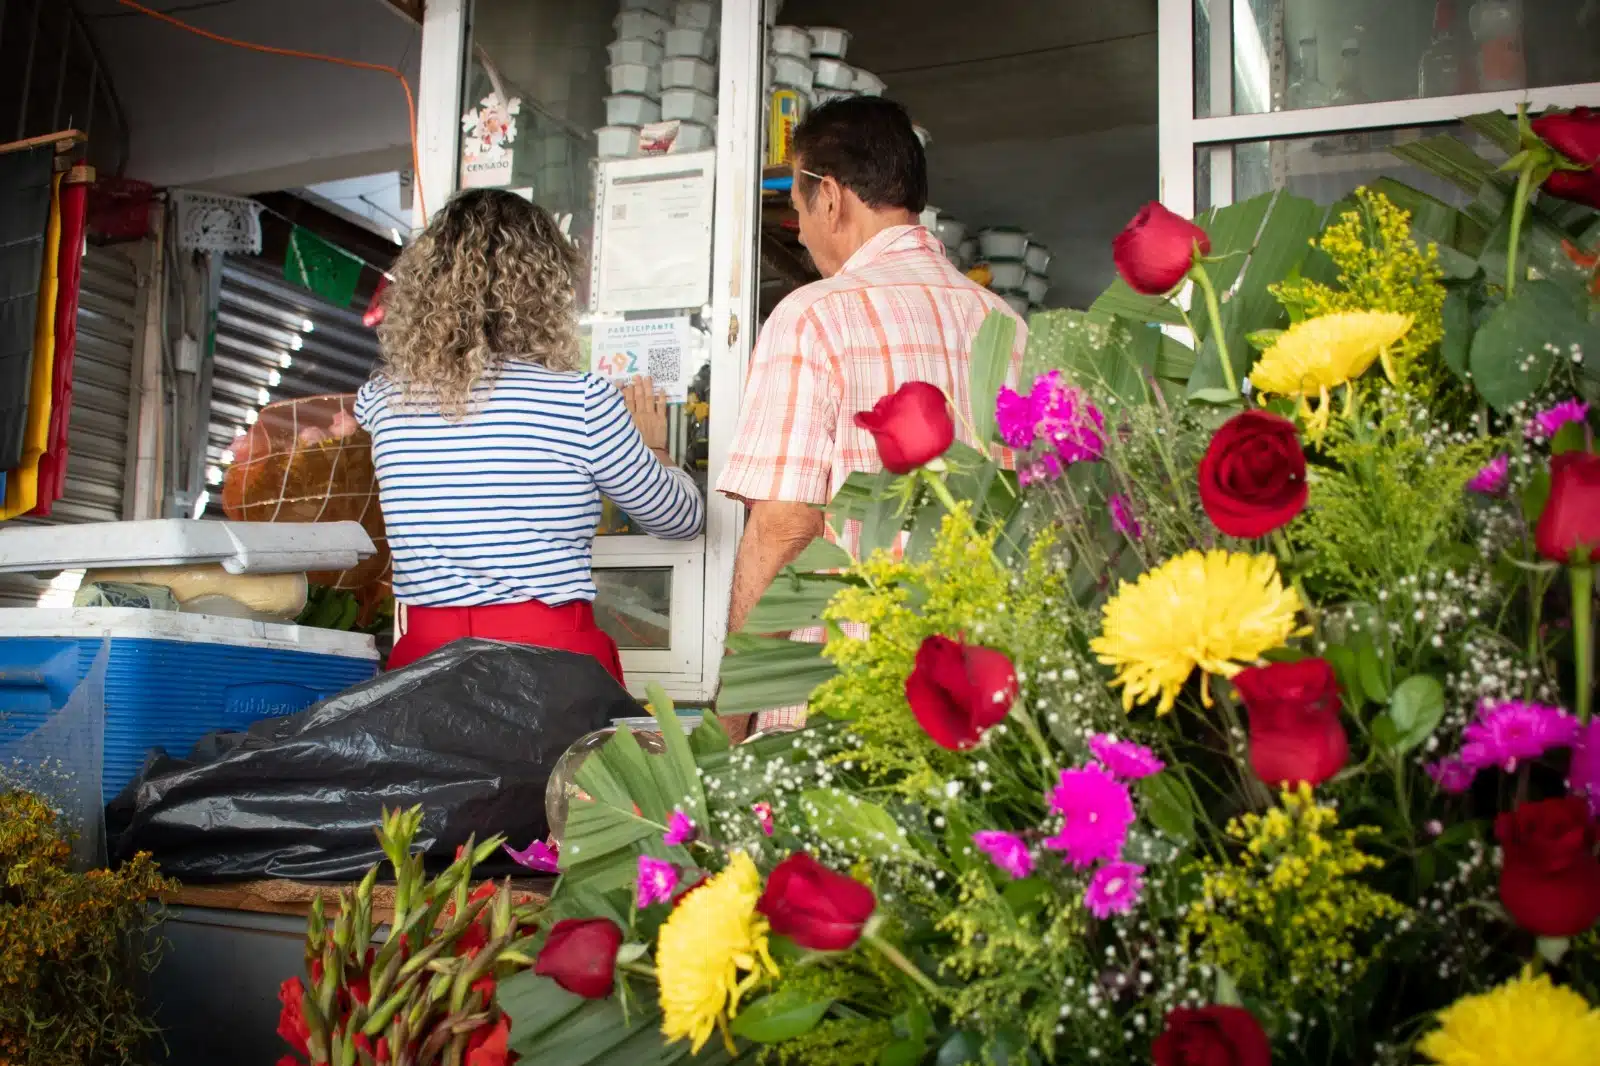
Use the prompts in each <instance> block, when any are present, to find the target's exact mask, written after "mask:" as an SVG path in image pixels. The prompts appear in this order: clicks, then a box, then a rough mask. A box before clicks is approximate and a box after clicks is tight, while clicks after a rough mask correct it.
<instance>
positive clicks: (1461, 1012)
mask: <svg viewBox="0 0 1600 1066" xmlns="http://www.w3.org/2000/svg"><path fill="white" fill-rule="evenodd" d="M1417 1050H1418V1051H1420V1052H1421V1053H1422V1054H1424V1055H1426V1056H1427V1057H1428V1058H1429V1059H1431V1060H1432V1061H1434V1062H1436V1063H1439V1064H1440V1066H1534V1064H1535V1063H1537V1064H1538V1066H1594V1063H1595V1061H1596V1057H1597V1056H1600V1010H1595V1009H1593V1008H1592V1007H1590V1006H1589V1004H1588V1003H1587V1002H1585V1001H1584V998H1583V997H1582V996H1580V995H1578V993H1576V992H1574V991H1572V990H1571V989H1570V988H1560V987H1558V986H1556V985H1555V984H1552V983H1551V981H1550V977H1549V975H1548V974H1540V975H1539V976H1538V977H1534V976H1533V975H1532V973H1531V971H1528V970H1524V971H1523V972H1522V976H1521V977H1517V978H1515V979H1513V980H1510V981H1507V982H1506V983H1505V984H1503V985H1501V986H1500V987H1499V988H1495V989H1491V990H1490V991H1488V992H1485V993H1483V994H1482V995H1480V996H1464V997H1462V998H1461V999H1458V1000H1456V1001H1455V1002H1454V1003H1452V1004H1451V1005H1450V1006H1449V1007H1447V1008H1445V1009H1444V1010H1442V1011H1440V1012H1439V1028H1438V1029H1435V1030H1434V1031H1433V1032H1431V1033H1429V1034H1428V1035H1427V1036H1425V1037H1423V1038H1422V1041H1421V1043H1419V1044H1418V1045H1417Z"/></svg>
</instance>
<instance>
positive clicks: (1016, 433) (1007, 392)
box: [994, 385, 1038, 448]
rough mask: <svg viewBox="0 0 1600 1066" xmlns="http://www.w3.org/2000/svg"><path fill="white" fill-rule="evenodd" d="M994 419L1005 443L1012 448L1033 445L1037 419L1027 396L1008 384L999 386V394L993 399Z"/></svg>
mask: <svg viewBox="0 0 1600 1066" xmlns="http://www.w3.org/2000/svg"><path fill="white" fill-rule="evenodd" d="M994 421H995V425H996V426H997V427H999V429H1000V439H1001V440H1003V441H1005V442H1006V444H1008V445H1010V446H1011V447H1013V448H1031V447H1033V438H1034V435H1035V432H1036V428H1035V427H1036V426H1037V423H1038V419H1036V418H1035V417H1034V415H1033V404H1032V403H1031V402H1030V401H1029V399H1028V397H1027V396H1025V395H1023V394H1022V393H1019V392H1016V391H1015V390H1013V389H1012V388H1011V386H1009V385H1002V386H1000V394H999V395H998V396H996V397H995V399H994Z"/></svg>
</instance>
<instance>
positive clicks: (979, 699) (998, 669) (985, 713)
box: [906, 635, 1017, 751]
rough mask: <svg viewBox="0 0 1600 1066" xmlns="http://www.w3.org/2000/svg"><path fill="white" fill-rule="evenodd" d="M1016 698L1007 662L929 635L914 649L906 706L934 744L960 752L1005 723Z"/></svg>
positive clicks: (1014, 675) (996, 654)
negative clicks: (914, 658)
mask: <svg viewBox="0 0 1600 1066" xmlns="http://www.w3.org/2000/svg"><path fill="white" fill-rule="evenodd" d="M1016 698H1017V672H1016V670H1015V669H1013V668H1012V666H1011V660H1010V659H1007V658H1006V657H1005V656H1004V655H1002V654H1001V653H1000V652H997V651H995V650H994V649H992V648H984V647H979V646H978V645H976V644H962V643H960V642H958V641H954V640H951V639H949V638H948V637H941V636H938V635H934V636H931V637H927V638H924V640H923V641H922V646H921V647H920V648H918V649H917V662H916V667H915V668H914V669H913V670H912V671H911V676H910V677H908V678H906V702H907V703H909V704H911V713H912V714H913V715H915V716H916V719H917V724H918V725H920V726H922V728H923V730H924V731H925V732H926V733H927V734H928V736H930V737H932V738H933V742H934V743H935V744H938V745H939V746H940V747H941V748H948V749H950V750H951V751H960V750H962V749H964V748H970V747H972V746H973V745H974V744H976V743H977V742H978V741H979V740H981V739H982V738H983V733H984V730H986V729H988V728H989V727H990V726H993V725H997V724H999V723H1000V722H1002V721H1004V720H1005V717H1006V715H1007V714H1009V713H1010V712H1011V705H1012V703H1014V702H1015V701H1016Z"/></svg>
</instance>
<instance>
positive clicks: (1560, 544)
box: [1533, 452, 1600, 563]
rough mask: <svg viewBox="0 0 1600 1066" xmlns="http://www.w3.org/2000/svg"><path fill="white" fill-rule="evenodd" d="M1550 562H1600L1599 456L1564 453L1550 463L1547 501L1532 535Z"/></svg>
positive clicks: (1583, 453)
mask: <svg viewBox="0 0 1600 1066" xmlns="http://www.w3.org/2000/svg"><path fill="white" fill-rule="evenodd" d="M1533 542H1534V544H1535V545H1536V546H1537V547H1538V549H1539V554H1540V555H1542V556H1544V557H1545V558H1546V559H1549V560H1550V561H1551V562H1556V563H1568V562H1573V561H1574V554H1575V553H1576V561H1578V562H1591V563H1592V562H1595V561H1597V560H1600V455H1590V454H1589V453H1588V452H1563V453H1562V454H1560V455H1558V456H1556V457H1555V458H1554V459H1551V460H1550V498H1549V499H1548V500H1547V501H1546V502H1545V505H1544V513H1542V514H1541V515H1539V524H1538V526H1536V527H1535V528H1534V531H1533Z"/></svg>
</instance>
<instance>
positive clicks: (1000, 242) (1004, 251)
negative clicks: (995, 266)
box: [978, 226, 1028, 260]
mask: <svg viewBox="0 0 1600 1066" xmlns="http://www.w3.org/2000/svg"><path fill="white" fill-rule="evenodd" d="M978 254H979V255H981V256H983V257H984V258H985V259H1018V260H1020V259H1022V258H1023V257H1024V256H1026V255H1027V254H1028V235H1027V234H1026V233H1024V232H1022V231H1021V230H1019V229H1014V228H1012V227H1010V226H997V227H995V228H994V229H986V230H983V231H981V232H980V233H979V234H978Z"/></svg>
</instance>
